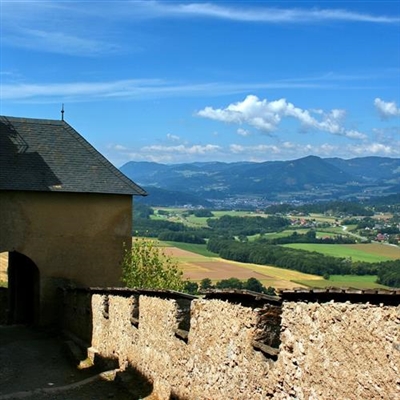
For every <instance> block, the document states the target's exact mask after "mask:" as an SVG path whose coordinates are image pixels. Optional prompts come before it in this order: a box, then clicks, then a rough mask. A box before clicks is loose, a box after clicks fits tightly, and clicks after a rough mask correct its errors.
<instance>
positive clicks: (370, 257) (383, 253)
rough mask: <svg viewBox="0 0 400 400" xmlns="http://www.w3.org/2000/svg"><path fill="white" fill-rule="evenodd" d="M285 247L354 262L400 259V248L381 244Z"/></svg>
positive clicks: (299, 244) (310, 244) (297, 245)
mask: <svg viewBox="0 0 400 400" xmlns="http://www.w3.org/2000/svg"><path fill="white" fill-rule="evenodd" d="M284 246H285V247H291V248H293V249H301V250H307V251H316V252H317V253H322V254H325V255H330V256H333V257H343V258H351V259H352V260H353V261H365V262H380V261H388V260H396V259H399V258H400V248H399V247H397V246H389V245H384V244H379V243H368V244H317V243H292V244H286V245H284Z"/></svg>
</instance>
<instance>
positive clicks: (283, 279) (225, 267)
mask: <svg viewBox="0 0 400 400" xmlns="http://www.w3.org/2000/svg"><path fill="white" fill-rule="evenodd" d="M164 251H165V253H166V254H168V255H170V256H171V257H173V258H175V259H176V260H177V262H178V264H179V267H180V268H181V269H182V271H183V276H184V278H185V279H189V280H191V281H195V282H200V281H201V280H202V279H204V278H210V279H211V280H212V281H213V282H214V283H215V282H216V281H219V280H221V279H229V278H238V279H242V280H246V279H248V278H251V277H254V278H256V279H258V280H259V281H260V282H261V283H262V284H263V285H264V286H265V287H268V286H272V287H274V288H277V289H293V288H295V287H300V286H301V285H299V284H298V283H295V282H294V281H302V280H307V281H310V280H320V281H322V280H323V279H322V277H320V276H317V275H310V274H303V273H302V272H297V271H292V270H288V269H282V268H276V267H270V266H264V265H258V264H245V263H240V262H236V261H229V260H224V259H222V258H217V257H215V258H209V257H204V256H201V255H199V254H195V253H191V252H189V251H186V250H181V249H178V248H176V247H166V248H164Z"/></svg>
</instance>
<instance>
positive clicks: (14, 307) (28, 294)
mask: <svg viewBox="0 0 400 400" xmlns="http://www.w3.org/2000/svg"><path fill="white" fill-rule="evenodd" d="M8 291H9V292H8V293H9V302H8V303H9V313H8V322H9V323H10V324H34V323H35V322H38V321H39V306H40V273H39V269H38V268H37V266H36V265H35V263H34V262H33V261H32V260H31V259H30V258H29V257H27V256H25V255H23V254H21V253H18V252H16V251H11V252H10V253H9V257H8Z"/></svg>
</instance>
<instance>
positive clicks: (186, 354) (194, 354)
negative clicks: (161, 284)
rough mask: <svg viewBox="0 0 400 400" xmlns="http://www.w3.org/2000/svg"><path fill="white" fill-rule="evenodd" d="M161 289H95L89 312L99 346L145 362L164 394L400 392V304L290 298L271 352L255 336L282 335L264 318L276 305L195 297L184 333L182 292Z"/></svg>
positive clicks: (120, 360)
mask: <svg viewBox="0 0 400 400" xmlns="http://www.w3.org/2000/svg"><path fill="white" fill-rule="evenodd" d="M67 296H69V294H68V295H67ZM162 297H164V298H160V296H158V295H157V294H154V295H151V294H147V295H143V294H140V293H138V292H135V291H131V292H128V291H120V292H118V291H115V290H114V291H109V292H107V291H94V292H92V293H91V308H92V311H91V314H90V316H91V318H92V321H90V325H91V326H92V343H91V345H92V347H93V348H94V349H95V351H96V352H97V353H98V355H99V356H100V357H101V358H102V359H105V360H108V361H113V362H114V364H115V365H119V366H120V367H121V368H125V367H128V366H132V367H134V368H135V369H136V370H138V371H140V372H141V373H142V374H143V375H144V376H145V377H146V378H147V379H149V380H150V381H151V382H153V386H154V390H153V395H154V396H156V397H157V398H159V399H169V398H176V399H182V400H183V399H193V400H194V399H196V400H197V399H204V400H206V399H212V400H217V399H246V400H247V399H260V400H261V399H268V398H271V399H400V306H398V305H397V306H384V305H372V304H360V303H359V304H352V303H350V302H344V303H339V302H326V303H317V302H314V303H305V302H294V301H290V302H285V301H284V302H283V303H282V304H281V314H280V317H279V318H281V329H280V338H279V339H280V340H279V342H280V344H279V354H278V355H277V356H276V357H272V356H271V354H268V351H267V352H264V351H260V350H259V348H257V346H255V342H254V341H255V340H258V339H259V338H260V337H264V338H269V339H268V340H269V344H271V345H273V342H276V340H275V339H273V340H270V338H271V333H270V332H269V329H268V326H267V324H265V323H264V324H260V321H261V320H263V319H262V318H260V315H261V316H265V315H269V314H271V310H272V311H274V310H275V308H274V307H276V306H271V305H268V304H263V305H262V306H259V307H254V305H253V306H251V305H246V306H244V305H242V304H240V303H238V302H229V301H222V300H219V299H200V298H196V299H193V300H191V307H190V328H189V327H188V329H189V331H188V335H187V337H185V336H184V335H181V334H180V331H181V330H180V328H179V327H180V321H181V318H180V316H181V314H182V306H181V305H180V304H179V302H180V300H179V299H177V298H175V299H174V298H167V297H168V296H166V295H165V294H164V295H163V296H162ZM172 297H173V296H172ZM189 303H190V300H189ZM271 307H272V308H271ZM69 312H71V310H70V311H69ZM272 314H274V315H275V314H276V313H275V312H272ZM86 315H87V316H88V315H89V314H88V313H87V314H86ZM81 320H82V321H83V319H81ZM263 321H264V322H265V318H264V320H263ZM274 321H276V319H274ZM66 328H68V326H66ZM74 329H75V331H76V332H77V330H79V329H77V327H76V326H75V327H74ZM260 329H264V330H265V331H266V332H265V334H264V335H263V334H262V332H260ZM272 336H273V335H272ZM258 343H259V342H258ZM261 347H262V346H261ZM266 348H267V349H268V348H269V346H268V343H267V344H266Z"/></svg>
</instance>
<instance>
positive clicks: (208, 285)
mask: <svg viewBox="0 0 400 400" xmlns="http://www.w3.org/2000/svg"><path fill="white" fill-rule="evenodd" d="M212 288H213V284H212V281H211V279H210V278H204V279H202V280H201V282H200V290H207V289H212Z"/></svg>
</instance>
